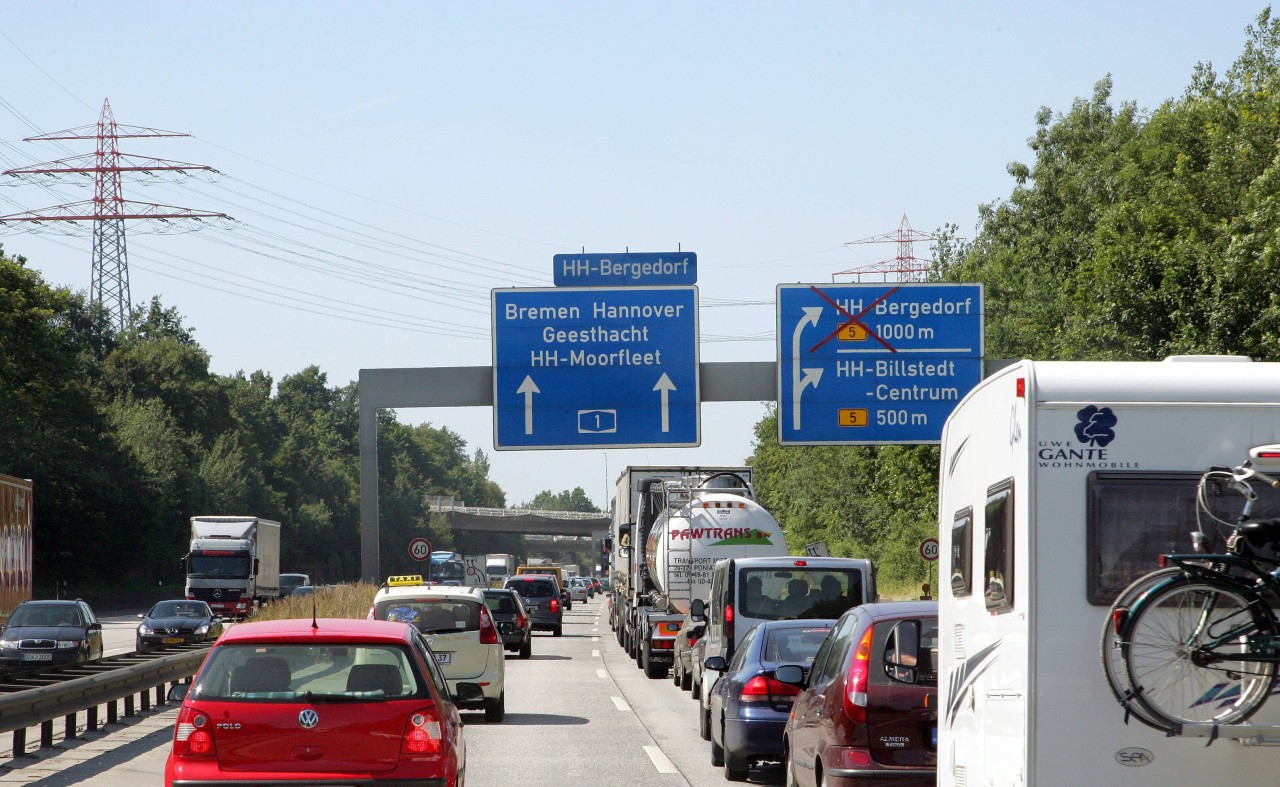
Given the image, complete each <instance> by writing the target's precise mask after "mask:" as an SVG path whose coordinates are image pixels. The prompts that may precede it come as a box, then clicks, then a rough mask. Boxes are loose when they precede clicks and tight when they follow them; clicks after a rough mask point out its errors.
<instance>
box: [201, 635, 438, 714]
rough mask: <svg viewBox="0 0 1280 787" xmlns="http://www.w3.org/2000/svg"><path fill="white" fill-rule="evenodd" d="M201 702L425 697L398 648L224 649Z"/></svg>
mask: <svg viewBox="0 0 1280 787" xmlns="http://www.w3.org/2000/svg"><path fill="white" fill-rule="evenodd" d="M191 696H192V698H194V699H197V700H256V701H260V702H288V703H293V702H323V701H324V700H325V699H328V698H332V699H333V700H335V701H341V700H342V699H344V698H359V699H362V700H378V699H403V698H407V697H425V696H427V689H426V687H425V685H424V684H423V682H422V679H421V677H420V675H419V674H418V670H417V669H415V668H414V666H413V660H412V658H411V657H410V654H409V652H408V650H407V649H406V648H404V647H402V646H398V645H382V644H315V645H311V644H308V645H263V644H257V645H253V644H244V645H223V646H220V647H217V648H214V649H213V651H212V652H211V653H210V654H209V657H208V659H207V660H206V661H205V664H204V666H203V667H202V668H201V670H200V674H199V676H197V678H196V681H195V683H194V685H193V687H192V694H191Z"/></svg>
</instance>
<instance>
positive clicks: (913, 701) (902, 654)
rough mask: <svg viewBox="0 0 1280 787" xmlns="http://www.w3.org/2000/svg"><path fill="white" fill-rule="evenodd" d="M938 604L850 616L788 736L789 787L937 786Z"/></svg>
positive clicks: (826, 647) (822, 658) (783, 676)
mask: <svg viewBox="0 0 1280 787" xmlns="http://www.w3.org/2000/svg"><path fill="white" fill-rule="evenodd" d="M937 659H938V603H937V602H936V601H902V602H886V603H881V604H865V605H863V606H860V607H854V608H853V609H850V610H849V611H848V612H846V613H844V615H843V616H841V618H840V620H839V621H838V622H837V623H836V626H835V628H834V629H832V630H831V633H830V634H829V635H827V638H826V640H825V641H824V642H823V643H822V647H821V648H820V649H819V650H818V653H817V655H815V656H814V659H813V665H812V667H811V668H810V669H808V670H806V669H805V667H804V666H803V665H799V664H788V665H783V666H780V667H778V668H777V670H776V671H775V678H776V679H777V680H779V681H781V682H784V683H791V684H794V685H797V686H799V687H801V689H803V691H801V693H800V696H798V697H796V700H795V703H794V705H793V706H792V711H791V717H790V719H788V721H787V726H786V729H785V731H784V733H783V736H784V740H783V748H784V750H785V755H784V756H785V758H786V770H787V777H786V779H787V781H786V783H787V784H788V785H806V786H807V785H828V787H841V786H842V785H848V786H850V787H852V785H858V787H871V786H872V785H881V784H884V785H889V784H892V785H921V786H923V785H932V784H933V783H934V778H935V772H936V769H937V760H938V709H937V702H938V672H937V666H936V664H937Z"/></svg>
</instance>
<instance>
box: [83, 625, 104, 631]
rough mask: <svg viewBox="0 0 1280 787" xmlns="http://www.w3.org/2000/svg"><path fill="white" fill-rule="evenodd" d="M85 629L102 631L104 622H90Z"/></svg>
mask: <svg viewBox="0 0 1280 787" xmlns="http://www.w3.org/2000/svg"><path fill="white" fill-rule="evenodd" d="M84 630H85V631H102V624H101V623H90V624H89V625H88V626H85V629H84Z"/></svg>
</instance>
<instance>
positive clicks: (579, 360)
mask: <svg viewBox="0 0 1280 787" xmlns="http://www.w3.org/2000/svg"><path fill="white" fill-rule="evenodd" d="M700 401H701V396H700V391H699V374H698V288H697V287H632V288H616V287H608V288H566V287H557V288H541V289H530V288H523V289H499V290H494V291H493V446H494V448H496V449H498V450H519V449H533V448H633V447H635V448H640V447H649V446H657V447H670V448H675V447H689V446H696V445H699V444H700V443H701V441H702V433H701V423H700V421H699V403H700Z"/></svg>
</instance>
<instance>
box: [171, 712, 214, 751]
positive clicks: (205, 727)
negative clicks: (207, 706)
mask: <svg viewBox="0 0 1280 787" xmlns="http://www.w3.org/2000/svg"><path fill="white" fill-rule="evenodd" d="M173 754H174V756H175V757H216V756H217V754H218V753H217V751H216V750H215V748H214V745H213V725H212V724H210V723H209V717H208V716H206V715H205V714H203V713H201V712H200V711H198V710H196V709H195V708H188V707H185V706H184V707H183V709H182V710H181V711H180V712H179V713H178V722H177V724H176V725H175V726H174V728H173Z"/></svg>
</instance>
